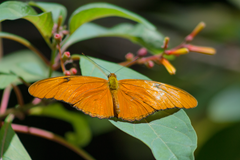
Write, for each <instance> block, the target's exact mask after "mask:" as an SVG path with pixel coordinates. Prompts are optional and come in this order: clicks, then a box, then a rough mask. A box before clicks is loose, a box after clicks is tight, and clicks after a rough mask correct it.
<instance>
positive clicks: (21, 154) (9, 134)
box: [0, 121, 31, 160]
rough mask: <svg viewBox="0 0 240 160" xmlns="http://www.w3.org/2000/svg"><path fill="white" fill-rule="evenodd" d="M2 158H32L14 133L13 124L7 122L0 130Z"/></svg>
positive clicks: (28, 159)
mask: <svg viewBox="0 0 240 160" xmlns="http://www.w3.org/2000/svg"><path fill="white" fill-rule="evenodd" d="M0 154H1V155H0V157H1V159H3V160H16V159H17V160H30V159H31V158H30V156H29V155H28V153H27V151H26V150H25V148H24V146H23V145H22V143H21V141H20V140H19V138H18V136H17V134H16V133H15V132H14V131H13V129H12V127H11V123H8V122H6V121H5V123H4V125H3V126H2V127H1V130H0Z"/></svg>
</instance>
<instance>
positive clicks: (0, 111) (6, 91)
mask: <svg viewBox="0 0 240 160" xmlns="http://www.w3.org/2000/svg"><path fill="white" fill-rule="evenodd" d="M11 89H12V87H11V86H10V85H9V86H7V87H6V88H5V89H4V92H3V96H2V103H1V108H0V114H3V113H5V111H6V109H7V105H8V101H9V97H10V93H11Z"/></svg>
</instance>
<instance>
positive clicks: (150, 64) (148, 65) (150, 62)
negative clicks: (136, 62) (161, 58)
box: [146, 61, 154, 68]
mask: <svg viewBox="0 0 240 160" xmlns="http://www.w3.org/2000/svg"><path fill="white" fill-rule="evenodd" d="M146 66H147V67H148V68H153V67H154V62H153V61H148V62H147V63H146Z"/></svg>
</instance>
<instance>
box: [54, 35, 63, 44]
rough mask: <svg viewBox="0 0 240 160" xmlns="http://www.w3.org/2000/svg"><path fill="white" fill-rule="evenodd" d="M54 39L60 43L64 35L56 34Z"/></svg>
mask: <svg viewBox="0 0 240 160" xmlns="http://www.w3.org/2000/svg"><path fill="white" fill-rule="evenodd" d="M54 39H55V40H56V41H57V43H60V42H61V41H62V37H61V35H60V34H55V35H54Z"/></svg>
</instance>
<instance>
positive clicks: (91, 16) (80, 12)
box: [69, 3, 155, 34]
mask: <svg viewBox="0 0 240 160" xmlns="http://www.w3.org/2000/svg"><path fill="white" fill-rule="evenodd" d="M110 16H117V17H123V18H128V19H131V20H133V21H136V22H139V23H142V24H144V25H145V26H146V27H148V28H149V29H155V27H154V26H153V25H152V24H151V23H149V22H148V21H147V20H145V19H144V18H142V17H140V16H138V15H137V14H135V13H133V12H130V11H128V10H125V9H123V8H121V7H118V6H115V5H112V4H108V3H91V4H87V5H84V6H81V7H79V8H78V9H77V10H75V11H74V12H73V14H72V15H71V17H70V20H69V29H70V34H72V33H73V32H75V30H76V29H77V28H78V27H80V26H81V25H82V24H84V23H86V22H89V21H92V20H95V19H99V18H104V17H110Z"/></svg>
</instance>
